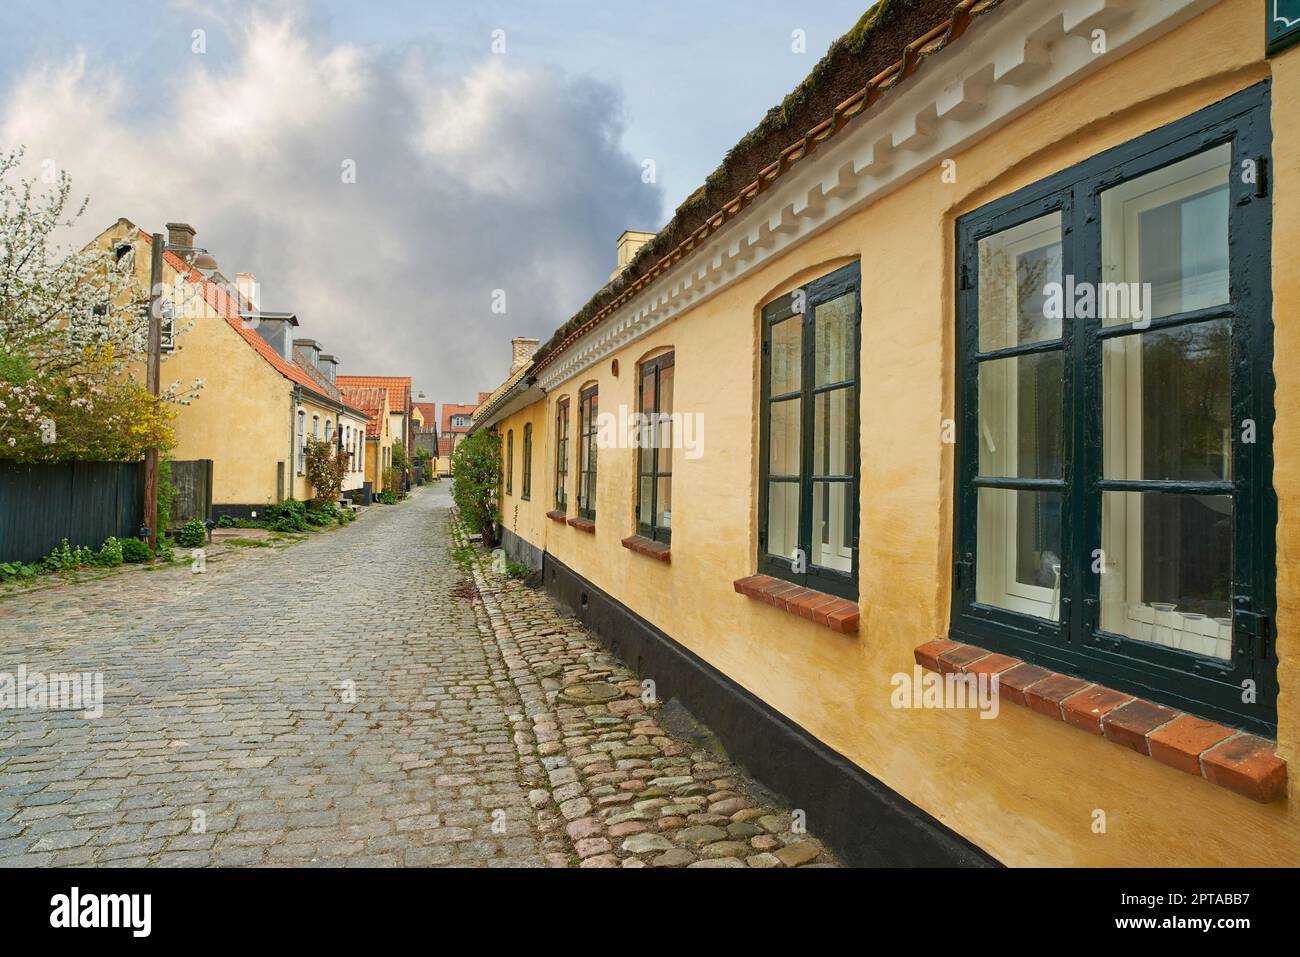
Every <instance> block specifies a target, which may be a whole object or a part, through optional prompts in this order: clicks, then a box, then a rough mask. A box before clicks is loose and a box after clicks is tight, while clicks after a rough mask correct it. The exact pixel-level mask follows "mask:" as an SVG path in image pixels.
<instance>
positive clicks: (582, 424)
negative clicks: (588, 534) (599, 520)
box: [578, 386, 599, 522]
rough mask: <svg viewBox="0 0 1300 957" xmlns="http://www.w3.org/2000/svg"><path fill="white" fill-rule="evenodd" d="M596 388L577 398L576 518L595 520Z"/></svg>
mask: <svg viewBox="0 0 1300 957" xmlns="http://www.w3.org/2000/svg"><path fill="white" fill-rule="evenodd" d="M598 412H599V409H598V405H597V394H596V387H595V386H592V387H591V388H590V389H587V390H586V391H585V392H583V393H582V394H581V395H579V396H578V517H579V518H585V519H587V520H588V521H591V522H594V521H595V520H596V416H597V414H598Z"/></svg>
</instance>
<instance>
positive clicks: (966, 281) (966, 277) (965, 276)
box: [961, 263, 970, 289]
mask: <svg viewBox="0 0 1300 957" xmlns="http://www.w3.org/2000/svg"><path fill="white" fill-rule="evenodd" d="M961 288H962V289H969V288H970V266H968V265H966V264H965V263H962V264H961Z"/></svg>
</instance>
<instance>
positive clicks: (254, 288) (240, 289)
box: [235, 272, 262, 312]
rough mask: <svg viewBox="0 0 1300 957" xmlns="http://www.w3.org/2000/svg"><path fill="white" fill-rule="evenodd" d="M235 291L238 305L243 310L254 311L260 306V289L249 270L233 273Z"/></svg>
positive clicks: (255, 278)
mask: <svg viewBox="0 0 1300 957" xmlns="http://www.w3.org/2000/svg"><path fill="white" fill-rule="evenodd" d="M235 292H237V293H239V298H240V303H239V306H240V308H241V309H243V310H244V311H245V312H256V311H257V310H258V309H260V308H262V290H261V287H260V286H259V285H258V283H257V277H256V276H254V275H253V274H252V273H251V272H237V273H235Z"/></svg>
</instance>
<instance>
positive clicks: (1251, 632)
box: [1233, 611, 1273, 658]
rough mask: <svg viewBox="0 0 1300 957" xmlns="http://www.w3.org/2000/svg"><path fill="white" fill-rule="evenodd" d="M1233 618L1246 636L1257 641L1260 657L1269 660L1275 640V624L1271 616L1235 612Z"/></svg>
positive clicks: (1249, 612) (1251, 612)
mask: <svg viewBox="0 0 1300 957" xmlns="http://www.w3.org/2000/svg"><path fill="white" fill-rule="evenodd" d="M1233 618H1234V620H1235V621H1236V622H1237V623H1238V627H1239V628H1240V629H1241V630H1242V631H1243V632H1245V633H1246V635H1248V636H1249V637H1251V638H1253V639H1255V641H1256V642H1257V648H1258V654H1259V657H1260V658H1267V657H1268V656H1269V645H1270V644H1271V643H1272V638H1273V622H1272V620H1271V619H1270V618H1269V616H1268V615H1261V614H1259V613H1258V612H1253V611H1235V612H1233Z"/></svg>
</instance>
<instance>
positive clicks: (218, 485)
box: [93, 219, 366, 518]
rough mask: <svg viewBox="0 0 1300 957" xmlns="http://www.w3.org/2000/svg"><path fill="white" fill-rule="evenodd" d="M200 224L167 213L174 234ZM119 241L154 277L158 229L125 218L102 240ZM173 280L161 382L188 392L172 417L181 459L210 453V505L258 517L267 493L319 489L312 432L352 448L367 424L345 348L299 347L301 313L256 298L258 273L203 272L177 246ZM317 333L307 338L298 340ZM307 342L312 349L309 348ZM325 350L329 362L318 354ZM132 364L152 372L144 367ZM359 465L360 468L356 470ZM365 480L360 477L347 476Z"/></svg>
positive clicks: (190, 234)
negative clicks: (347, 377) (229, 277)
mask: <svg viewBox="0 0 1300 957" xmlns="http://www.w3.org/2000/svg"><path fill="white" fill-rule="evenodd" d="M194 237H195V231H194V230H193V228H192V227H190V226H188V225H186V224H184V223H170V224H168V240H167V242H168V246H169V247H176V248H180V249H185V248H191V249H192V248H193V247H194ZM93 242H94V243H97V244H103V245H107V246H108V247H109V248H111V249H117V250H123V249H124V248H125V247H127V246H133V247H134V248H135V261H136V281H137V282H138V283H139V284H140V285H142V286H143V287H145V288H148V285H149V280H150V275H149V271H150V260H151V243H152V239H151V237H150V236H149V235H148V234H146V233H143V232H142V231H141V230H140V229H139V227H137V226H136V225H135V224H133V223H131V222H130V221H128V220H126V219H119V220H118V221H117V222H116V223H115V224H113V225H112V226H110V227H109V228H108V229H106V230H105V231H104V232H103V233H101V234H100V235H99V236H98V237H97V238H96V239H95V240H94V241H93ZM163 282H164V284H165V285H166V287H167V292H166V294H165V296H164V303H165V308H166V309H167V310H168V312H169V314H170V316H171V318H170V319H169V320H168V321H167V322H165V327H164V341H163V363H162V382H163V386H164V387H167V386H168V385H169V384H171V383H177V384H179V386H180V387H181V389H182V390H186V389H192V388H193V385H194V383H195V382H196V381H199V382H201V388H200V389H198V390H197V392H183V393H182V394H183V396H185V397H186V398H185V404H183V405H180V406H179V409H178V414H177V417H176V419H175V420H174V423H173V427H174V430H175V434H176V447H175V448H174V449H173V450H172V452H171V455H172V457H173V458H174V459H177V460H188V459H211V460H212V462H213V467H212V486H213V488H212V502H213V507H212V511H213V515H214V517H219V516H221V515H232V516H234V517H241V518H249V517H253V518H255V517H260V514H261V512H262V511H263V510H264V509H265V507H266V506H267V505H271V504H274V503H276V502H280V501H283V500H284V499H286V498H289V497H293V498H298V499H307V498H310V497H311V488H310V483H308V482H307V479H306V440H307V439H308V438H310V437H312V436H313V435H314V436H315V437H317V438H321V439H328V440H330V441H331V442H333V443H334V444H335V445H336V446H338V445H339V443H340V442H342V444H343V447H344V448H346V447H347V446H348V445H349V444H351V443H355V444H356V445H357V446H358V450H359V451H362V452H364V443H363V441H359V440H356V439H354V437H355V436H360V435H362V434H363V433H364V429H365V426H366V416H365V414H364V413H362V412H361V411H360V410H358V409H354V408H351V407H349V406H348V405H346V404H345V403H344V402H343V401H341V399H340V397H339V392H338V389H337V388H336V387H335V386H334V385H333V384H332V383H333V378H334V374H335V373H334V370H335V369H336V368H337V360H336V359H334V357H332V356H321V355H320V353H319V348H315V349H314V351H313V350H310V349H302V350H299V351H300V353H301V355H300V356H295V352H294V342H293V340H292V330H293V329H294V328H296V327H297V326H298V319H297V317H296V316H295V315H294V314H292V313H285V312H264V311H261V310H260V309H258V308H257V305H256V292H255V290H256V280H255V279H253V277H252V276H251V275H249V274H246V273H238V274H236V282H235V283H228V282H225V281H223V279H222V277H220V276H216V277H205V276H204V275H203V274H202V273H200V272H199V271H198V270H196V269H194V268H193V267H192V266H191V265H190V263H189V262H187V261H186V260H185V259H183V258H182V256H181V255H178V254H177V253H175V252H171V251H169V252H167V253H166V254H165V255H164V259H163ZM300 342H302V343H304V344H305V343H310V344H311V345H312V346H314V345H315V344H314V343H311V341H310V340H300ZM309 354H310V356H311V358H308V355H309ZM317 360H320V364H319V365H318V364H317ZM133 375H134V376H136V377H137V378H142V377H143V368H141V369H138V370H134V371H133ZM358 465H359V468H358V470H357V472H356V474H357V475H358V476H359V475H360V474H361V473H360V463H358ZM349 484H352V485H354V486H359V484H360V483H359V482H352V483H349V482H345V483H344V487H345V488H347V487H349Z"/></svg>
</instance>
